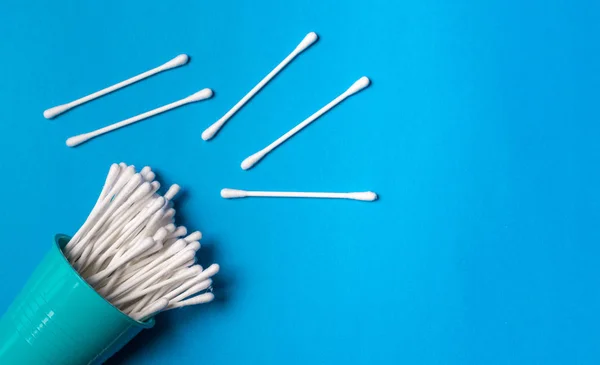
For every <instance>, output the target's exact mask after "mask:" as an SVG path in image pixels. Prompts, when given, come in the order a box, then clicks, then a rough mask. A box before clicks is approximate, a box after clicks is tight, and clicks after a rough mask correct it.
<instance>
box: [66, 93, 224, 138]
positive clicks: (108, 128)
mask: <svg viewBox="0 0 600 365" xmlns="http://www.w3.org/2000/svg"><path fill="white" fill-rule="evenodd" d="M212 95H213V92H212V90H211V89H203V90H200V91H198V92H197V93H195V94H192V95H190V96H188V97H187V98H184V99H181V100H178V101H175V102H173V103H171V104H167V105H165V106H161V107H160V108H156V109H154V110H150V111H148V112H145V113H142V114H140V115H137V116H135V117H132V118H129V119H125V120H123V121H120V122H118V123H115V124H111V125H109V126H106V127H104V128H100V129H98V130H95V131H93V132H89V133H84V134H80V135H78V136H75V137H71V138H69V139H67V146H69V147H75V146H77V145H80V144H82V143H83V142H86V141H88V140H90V139H92V138H94V137H97V136H100V135H102V134H105V133H108V132H111V131H114V130H115V129H119V128H122V127H125V126H128V125H130V124H133V123H135V122H139V121H140V120H143V119H146V118H150V117H152V116H154V115H157V114H160V113H164V112H166V111H168V110H171V109H174V108H177V107H180V106H182V105H185V104H189V103H193V102H196V101H200V100H204V99H208V98H210V97H211V96H212Z"/></svg>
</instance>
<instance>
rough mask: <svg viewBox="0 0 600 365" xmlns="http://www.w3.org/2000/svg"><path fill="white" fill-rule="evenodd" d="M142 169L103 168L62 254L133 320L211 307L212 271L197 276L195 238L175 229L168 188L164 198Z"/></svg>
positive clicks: (215, 268) (196, 234) (172, 192)
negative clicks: (98, 187) (93, 198)
mask: <svg viewBox="0 0 600 365" xmlns="http://www.w3.org/2000/svg"><path fill="white" fill-rule="evenodd" d="M154 178H155V174H154V172H152V170H151V169H150V168H149V167H144V168H143V169H142V170H141V171H139V172H136V170H135V167H134V166H127V165H126V164H124V163H120V164H113V165H112V166H111V167H110V171H109V172H108V176H107V177H106V182H105V183H104V187H103V188H102V192H101V193H100V196H99V197H98V200H97V202H96V204H95V206H94V208H93V209H92V212H91V213H90V215H89V216H88V218H87V220H86V221H85V223H84V224H83V226H81V228H80V229H79V231H77V233H76V234H75V235H74V236H73V238H72V239H71V240H70V241H69V243H68V244H67V245H66V246H65V249H64V253H65V256H66V257H67V259H68V260H69V261H70V262H71V265H73V267H74V268H75V269H76V270H77V271H78V272H79V274H80V275H81V276H82V277H83V278H84V279H85V280H86V281H87V282H88V283H89V284H90V285H91V286H92V287H93V288H94V289H95V290H96V291H97V292H98V293H99V294H100V295H102V296H103V297H104V298H105V299H106V300H108V301H109V302H110V303H112V304H113V305H114V306H115V307H117V308H118V309H119V310H121V311H122V312H123V313H125V314H127V315H129V316H130V317H131V318H134V319H136V320H140V321H143V320H146V319H148V318H150V317H152V316H154V315H156V314H158V313H159V312H162V311H165V310H170V309H173V308H180V307H185V306H189V305H195V304H200V303H207V302H210V301H212V300H213V299H214V295H213V294H212V287H211V284H212V281H211V279H210V278H211V277H212V276H213V275H215V274H216V273H217V272H218V271H219V265H217V264H213V265H211V266H209V267H208V268H206V269H205V270H203V269H202V267H201V266H200V265H197V264H196V251H198V249H199V248H200V242H199V241H200V239H201V238H202V234H201V233H200V232H198V231H196V232H193V233H191V234H188V232H187V229H186V228H185V227H183V226H179V227H176V226H175V224H174V216H175V209H173V204H172V202H171V200H172V199H173V197H174V196H175V195H176V194H177V193H178V192H179V189H180V188H179V186H178V185H172V186H171V187H170V188H169V189H168V191H167V192H166V193H165V194H164V195H162V196H161V195H160V194H159V193H158V190H159V189H160V184H159V183H158V182H157V181H155V180H154Z"/></svg>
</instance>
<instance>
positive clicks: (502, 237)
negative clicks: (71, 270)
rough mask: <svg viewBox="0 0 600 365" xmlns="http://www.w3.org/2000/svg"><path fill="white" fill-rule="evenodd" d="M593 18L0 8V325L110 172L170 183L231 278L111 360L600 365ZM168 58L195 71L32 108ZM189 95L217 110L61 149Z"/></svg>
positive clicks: (561, 8) (207, 252)
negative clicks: (247, 193)
mask: <svg viewBox="0 0 600 365" xmlns="http://www.w3.org/2000/svg"><path fill="white" fill-rule="evenodd" d="M599 17H600V5H598V2H597V1H591V0H590V1H567V0H564V1H559V0H551V1H548V0H545V1H541V0H539V1H525V2H523V1H516V0H509V1H507V0H502V1H500V0H494V1H477V0H462V1H461V0H459V1H443V0H422V1H393V0H386V1H384V0H381V1H378V0H372V1H359V0H351V1H345V2H334V1H323V0H304V1H276V0H260V1H211V2H209V1H192V0H178V1H173V2H165V1H156V0H151V1H148V0H146V1H141V0H135V1H112V0H111V1H103V2H92V1H88V2H86V1H50V0H47V1H41V0H36V1H30V2H24V1H17V0H8V1H2V2H1V3H0V36H1V41H0V95H1V101H0V106H1V108H0V152H1V153H0V167H1V171H2V175H1V176H2V179H1V180H0V191H2V193H3V203H4V204H5V206H4V209H2V211H1V213H0V222H1V223H0V233H2V236H3V241H4V242H3V245H2V255H0V277H3V278H4V279H3V280H2V283H1V284H0V287H1V288H2V289H1V294H0V312H2V311H4V310H5V309H6V307H7V306H8V305H9V303H10V302H11V300H12V298H13V297H14V296H15V295H16V294H17V293H18V291H19V289H20V288H21V286H22V285H23V283H24V282H25V280H26V279H27V277H28V275H29V273H30V272H31V271H32V270H33V268H34V267H35V265H36V264H37V263H38V262H39V260H40V259H41V257H42V255H43V254H44V253H45V251H46V250H47V249H48V248H49V245H50V242H51V238H52V236H53V234H54V233H57V232H63V233H73V232H75V230H76V229H77V227H78V226H79V225H81V223H82V222H83V220H84V219H85V217H86V216H87V214H88V213H89V211H90V209H91V207H92V205H93V203H94V201H95V198H96V196H97V194H98V192H99V191H100V188H101V185H102V182H103V179H104V177H105V174H106V172H107V170H108V167H109V165H110V164H111V163H113V162H120V161H125V162H127V163H129V164H135V165H136V166H139V167H140V168H141V167H142V166H144V165H150V166H152V167H153V168H154V169H155V170H157V171H158V172H159V173H160V178H161V182H162V183H163V185H167V184H170V183H174V182H177V183H179V184H180V185H182V187H184V188H185V191H186V193H185V194H184V195H183V196H181V197H180V199H179V204H178V215H179V217H180V218H181V219H180V222H183V223H185V224H186V225H187V226H188V227H189V228H190V229H200V230H202V232H203V233H204V237H205V239H204V240H203V247H204V250H203V251H202V254H203V258H202V260H204V261H206V262H211V261H213V260H214V261H216V262H219V263H220V264H221V265H222V272H221V273H220V274H219V276H218V279H217V283H216V291H215V292H216V295H217V297H218V298H217V301H216V302H214V303H212V304H210V305H205V306H199V307H194V308H188V309H183V310H179V311H176V312H171V313H168V314H165V315H161V316H160V317H159V318H158V325H157V327H156V329H154V330H152V331H148V332H146V333H144V334H143V335H141V336H140V337H139V338H137V339H136V340H135V341H134V342H133V343H132V344H130V346H128V347H127V349H126V350H124V351H123V352H122V353H121V354H119V355H117V356H116V357H115V358H114V359H113V360H111V361H110V364H183V363H193V364H250V363H262V364H339V363H344V364H597V363H598V362H600V346H598V343H599V341H600V319H599V315H598V310H599V304H600V296H599V294H598V293H599V289H598V287H599V284H600V275H599V274H600V268H599V265H598V257H599V253H600V252H599V251H600V249H599V239H600V232H599V231H600V230H598V221H599V219H600V214H599V209H598V204H599V203H600V193H599V189H598V188H599V186H600V174H599V173H598V163H599V158H600V147H599V146H598V138H599V137H600V128H599V127H598V121H599V117H600V113H599V108H598V98H599V96H600V71H599V67H600V66H599V65H600V43H599V42H598V36H599V35H600V26H599V24H600V23H599V22H598V19H599ZM313 30H314V31H316V32H317V33H318V34H319V35H320V36H321V38H320V41H319V42H318V43H316V44H315V45H314V46H313V47H312V48H310V49H309V50H307V51H306V52H305V53H303V54H302V55H301V56H299V57H298V58H297V59H296V60H295V61H294V62H293V63H292V64H291V65H290V66H289V67H288V68H286V69H285V70H284V71H283V72H282V73H281V74H280V75H279V76H278V77H277V78H276V79H274V80H273V81H272V82H271V83H270V84H269V85H268V86H267V87H266V88H265V89H264V90H263V91H262V92H261V93H260V94H259V95H258V96H257V97H256V98H255V99H253V100H252V101H251V102H250V103H249V104H248V105H247V106H246V107H245V108H244V109H242V110H241V111H240V112H239V113H238V114H237V115H236V116H235V117H234V118H232V119H231V120H230V122H229V123H228V124H227V125H226V127H225V128H224V129H223V130H222V131H221V133H220V134H219V135H218V136H217V137H216V138H215V139H214V140H213V141H211V142H208V143H206V142H203V141H202V140H201V139H200V134H201V132H202V131H203V130H204V128H205V127H207V126H208V125H210V124H211V123H213V122H214V121H215V120H217V119H218V118H219V117H221V116H222V115H223V114H224V113H225V112H226V111H227V110H228V109H229V108H230V107H231V106H232V105H233V104H234V103H235V102H236V101H237V100H239V99H240V98H241V97H242V96H243V95H244V94H245V93H246V92H247V91H248V90H250V88H251V87H252V86H253V85H254V84H256V83H257V82H258V81H259V80H260V79H261V78H262V77H263V76H264V75H265V74H266V73H267V72H268V71H269V70H270V69H271V68H273V67H274V66H275V65H277V63H279V61H280V60H281V59H283V57H285V55H287V54H288V53H289V52H290V51H291V50H292V49H293V48H294V47H295V45H296V44H297V43H298V42H299V41H300V40H301V39H302V38H303V37H304V35H305V34H306V33H307V32H309V31H313ZM179 53H188V54H189V55H190V56H191V57H192V61H191V63H190V64H189V65H187V66H185V67H182V68H178V69H175V70H172V71H169V72H166V73H163V74H160V75H158V76H155V77H153V78H151V79H148V80H146V81H143V82H142V83H139V84H136V85H134V86H132V87H129V88H127V89H124V90H121V91H119V92H116V93H114V94H111V95H109V96H106V97H104V98H102V99H99V100H96V101H94V102H91V103H89V104H87V105H85V106H83V107H79V108H77V109H74V110H72V111H70V112H68V113H66V114H64V115H62V116H60V117H58V118H57V119H55V120H52V121H48V120H45V119H44V118H43V117H42V111H43V110H44V109H46V108H48V107H51V106H54V105H57V104H61V103H64V102H67V101H70V100H73V99H76V98H78V97H81V96H83V95H86V94H88V93H91V92H93V91H96V90H98V89H100V88H102V87H105V86H108V85H110V84H113V83H116V82H118V81H121V80H123V79H125V78H128V77H130V76H132V75H135V74H137V73H139V72H142V71H145V70H147V69H149V68H152V67H154V66H157V65H159V64H162V63H164V62H166V61H167V60H169V59H171V58H172V57H174V56H176V55H177V54H179ZM362 75H368V76H369V77H370V78H371V79H372V81H373V84H372V86H371V87H370V88H369V89H367V90H365V91H363V92H362V93H360V94H357V95H355V96H353V97H352V98H351V99H348V100H347V101H346V102H344V103H343V104H342V105H340V106H338V107H337V108H335V109H334V110H332V111H331V112H330V113H328V114H327V115H326V116H324V117H323V118H321V119H319V120H318V121H317V122H315V123H314V124H313V125H311V126H310V127H308V128H307V129H306V130H304V131H302V132H301V133H300V134H299V135H297V136H296V137H294V138H293V139H292V140H291V141H289V142H288V143H286V144H285V145H284V146H282V147H281V148H280V149H278V150H277V151H276V152H275V153H273V154H271V155H270V156H268V157H267V158H265V160H263V161H262V162H261V163H260V164H258V165H257V166H256V167H255V168H254V169H252V170H250V171H247V172H245V171H242V170H241V169H240V167H239V164H240V162H241V161H242V160H243V159H244V158H245V157H247V156H248V155H249V154H251V153H253V152H255V151H257V150H258V149H260V148H262V147H263V146H264V145H266V144H267V143H269V142H270V141H272V140H273V139H275V138H276V137H278V136H279V135H281V134H282V133H283V132H285V131H287V130H288V129H290V128H291V127H293V126H294V125H296V124H297V123H298V122H299V121H301V120H303V119H304V118H306V117H307V116H308V115H310V114H312V112H314V111H316V110H317V109H318V108H320V107H321V106H322V105H324V104H325V103H327V102H328V101H329V100H331V99H332V98H333V97H335V96H337V95H338V94H339V93H341V92H342V91H344V90H345V89H346V88H347V87H348V86H350V84H352V82H354V81H355V80H356V79H358V78H359V77H360V76H362ZM204 87H211V88H213V89H214V90H215V93H216V95H215V97H214V99H212V100H210V101H205V102H201V103H196V104H193V105H189V106H186V107H183V108H181V109H177V110H174V111H172V112H169V113H167V114H164V115H161V116H158V117H155V118H153V119H150V120H146V121H144V122H142V123H139V124H136V125H134V126H130V127H128V128H125V129H122V130H119V131H117V132H114V133H111V134H109V135H106V136H103V137H101V138H98V139H95V140H93V141H91V142H89V143H86V144H84V145H82V146H80V147H77V148H75V149H69V148H67V147H65V144H64V142H65V140H66V138H67V137H69V136H72V135H76V134H79V133H83V132H88V131H90V130H93V129H96V128H99V127H101V126H104V125H106V124H109V123H112V122H116V121H119V120H121V119H124V118H126V117H130V116H133V115H136V114H138V113H141V112H143V111H146V110H150V109H152V108H155V107H157V106H160V105H163V104H166V103H169V102H171V101H174V100H178V99H180V98H183V97H185V96H187V95H189V94H191V93H193V92H195V91H197V90H200V89H202V88H204ZM224 187H231V188H242V189H261V190H306V191H311V190H313V191H315V190H316V191H362V190H373V191H376V192H377V193H379V194H380V197H381V199H380V200H379V201H378V202H376V203H361V202H352V201H317V200H289V199H272V200H268V199H246V200H235V201H227V200H223V199H221V198H220V197H219V190H220V189H221V188H224Z"/></svg>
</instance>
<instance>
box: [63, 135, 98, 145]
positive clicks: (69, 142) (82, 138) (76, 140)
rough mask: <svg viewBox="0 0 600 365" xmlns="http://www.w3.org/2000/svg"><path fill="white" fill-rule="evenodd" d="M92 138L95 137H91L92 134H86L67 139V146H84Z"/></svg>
mask: <svg viewBox="0 0 600 365" xmlns="http://www.w3.org/2000/svg"><path fill="white" fill-rule="evenodd" d="M92 137H93V136H91V135H90V133H84V134H80V135H78V136H75V137H71V138H69V139H67V146H69V147H75V146H77V145H80V144H82V143H83V142H85V141H87V140H88V139H90V138H92Z"/></svg>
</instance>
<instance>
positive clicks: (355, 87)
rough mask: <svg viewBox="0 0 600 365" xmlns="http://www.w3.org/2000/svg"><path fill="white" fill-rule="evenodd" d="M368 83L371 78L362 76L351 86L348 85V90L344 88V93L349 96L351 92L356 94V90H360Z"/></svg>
mask: <svg viewBox="0 0 600 365" xmlns="http://www.w3.org/2000/svg"><path fill="white" fill-rule="evenodd" d="M370 83H371V80H369V78H368V77H366V76H363V77H361V78H360V79H358V80H357V81H356V82H355V83H354V84H352V86H350V88H349V89H348V90H346V94H348V96H350V95H352V94H356V93H357V92H359V91H361V90H362V89H364V88H365V87H367V86H369V84H370Z"/></svg>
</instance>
